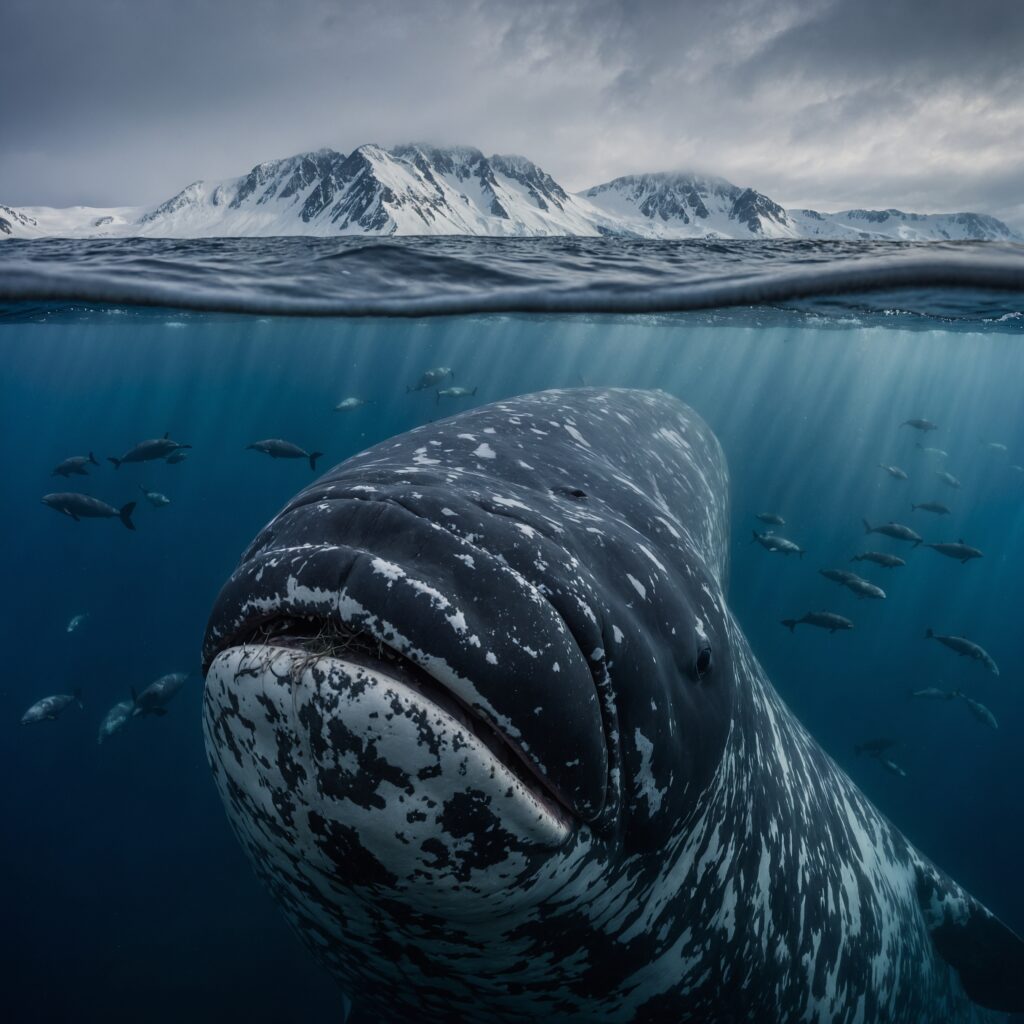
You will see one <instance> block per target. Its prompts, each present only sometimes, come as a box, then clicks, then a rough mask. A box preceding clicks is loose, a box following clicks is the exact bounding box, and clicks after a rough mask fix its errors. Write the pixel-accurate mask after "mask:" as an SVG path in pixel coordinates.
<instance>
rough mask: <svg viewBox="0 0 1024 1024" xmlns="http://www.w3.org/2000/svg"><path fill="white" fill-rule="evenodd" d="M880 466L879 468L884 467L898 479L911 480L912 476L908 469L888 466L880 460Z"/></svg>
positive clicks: (890, 474)
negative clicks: (908, 474) (909, 474)
mask: <svg viewBox="0 0 1024 1024" xmlns="http://www.w3.org/2000/svg"><path fill="white" fill-rule="evenodd" d="M878 468H879V469H884V470H885V471H886V473H888V474H889V476H891V477H893V478H894V479H896V480H909V479H910V477H909V476H907V473H906V470H903V469H900V467H899V466H887V465H885V464H884V463H882V462H880V463H879V464H878Z"/></svg>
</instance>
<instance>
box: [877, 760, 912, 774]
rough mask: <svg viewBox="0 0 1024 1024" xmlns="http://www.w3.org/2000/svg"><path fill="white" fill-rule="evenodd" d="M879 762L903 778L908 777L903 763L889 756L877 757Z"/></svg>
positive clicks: (891, 772)
mask: <svg viewBox="0 0 1024 1024" xmlns="http://www.w3.org/2000/svg"><path fill="white" fill-rule="evenodd" d="M876 760H877V761H878V763H879V764H880V765H881V766H882V767H883V768H884V769H885V770H886V771H887V772H888V773H889V774H890V775H895V776H897V777H899V778H901V779H905V778H906V777H907V770H906V768H904V767H903V766H902V765H899V764H897V763H896V762H895V761H893V760H891V759H890V758H888V757H879V758H876Z"/></svg>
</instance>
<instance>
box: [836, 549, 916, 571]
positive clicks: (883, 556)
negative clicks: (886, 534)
mask: <svg viewBox="0 0 1024 1024" xmlns="http://www.w3.org/2000/svg"><path fill="white" fill-rule="evenodd" d="M850 561H851V562H874V563H875V565H880V566H882V568H883V569H898V568H899V567H900V566H902V565H906V564H907V563H906V562H905V561H904V560H903V559H902V558H899V557H897V556H896V555H890V554H888V553H887V552H885V551H864V552H861V554H859V555H854V556H853V558H851V559H850Z"/></svg>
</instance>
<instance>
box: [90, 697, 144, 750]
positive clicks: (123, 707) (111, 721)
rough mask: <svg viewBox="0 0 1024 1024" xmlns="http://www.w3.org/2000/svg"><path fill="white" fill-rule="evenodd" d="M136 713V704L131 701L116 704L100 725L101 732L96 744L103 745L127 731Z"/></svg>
mask: <svg viewBox="0 0 1024 1024" xmlns="http://www.w3.org/2000/svg"><path fill="white" fill-rule="evenodd" d="M134 711H135V704H134V703H133V702H132V701H130V700H122V701H119V702H118V703H117V704H115V705H114V706H113V707H112V708H111V709H110V710H109V711H108V712H107V713H106V715H105V716H104V718H103V721H102V722H101V723H100V731H99V735H98V736H97V737H96V742H97V743H102V742H103V741H104V740H108V739H110V737H111V736H113V735H114V734H115V733H119V732H121V731H122V730H123V729H125V728H126V727H127V725H128V723H129V722H130V721H131V720H132V717H133V714H134Z"/></svg>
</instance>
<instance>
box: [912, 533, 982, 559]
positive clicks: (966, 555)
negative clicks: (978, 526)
mask: <svg viewBox="0 0 1024 1024" xmlns="http://www.w3.org/2000/svg"><path fill="white" fill-rule="evenodd" d="M925 547H926V548H931V549H932V550H933V551H938V553H939V554H940V555H945V556H946V557H947V558H955V559H956V560H957V561H959V562H960V563H961V564H962V565H966V564H967V563H968V562H969V561H970V560H971V559H972V558H983V557H984V555H983V554H982V553H981V551H979V550H978V549H977V548H972V547H971V545H970V544H965V543H964V542H963V540H962V539H961V540H958V541H957V542H956V543H955V544H925Z"/></svg>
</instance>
